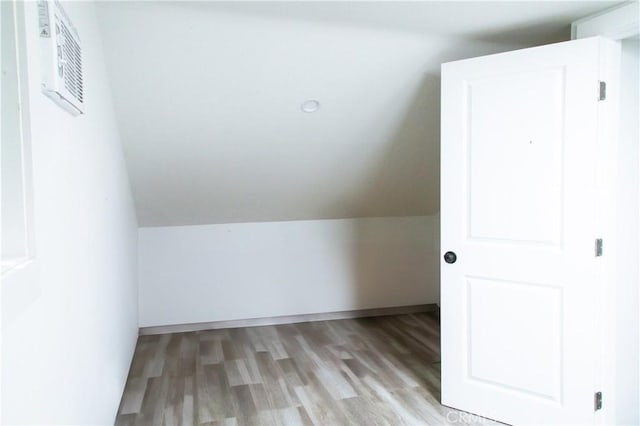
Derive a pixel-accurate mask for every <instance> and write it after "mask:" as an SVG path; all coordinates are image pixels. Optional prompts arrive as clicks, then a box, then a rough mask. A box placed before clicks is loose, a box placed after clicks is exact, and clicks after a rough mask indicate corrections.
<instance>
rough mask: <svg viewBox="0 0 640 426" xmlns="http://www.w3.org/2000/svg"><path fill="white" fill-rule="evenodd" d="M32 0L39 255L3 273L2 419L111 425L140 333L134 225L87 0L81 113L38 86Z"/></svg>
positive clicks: (73, 12)
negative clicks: (74, 114) (64, 106)
mask: <svg viewBox="0 0 640 426" xmlns="http://www.w3.org/2000/svg"><path fill="white" fill-rule="evenodd" d="M36 6H37V4H36V2H25V15H26V30H27V54H28V56H29V59H28V66H29V69H28V79H29V99H30V105H31V124H32V155H33V174H34V176H33V178H34V203H35V212H34V221H35V242H36V248H35V261H34V262H32V263H31V264H29V265H28V266H27V267H25V268H23V269H21V270H18V271H15V272H13V273H12V274H11V275H9V276H8V277H7V278H6V279H3V282H2V339H3V348H2V371H1V373H2V391H3V392H2V422H3V424H20V423H29V424H83V425H86V424H112V423H113V420H114V417H115V414H116V411H117V408H118V404H119V402H120V397H121V395H122V389H123V387H124V382H125V380H126V376H127V372H128V368H129V365H130V362H131V356H132V353H133V349H134V346H135V342H136V337H137V290H136V244H137V242H136V240H137V225H136V221H135V212H134V209H133V201H132V198H131V194H130V188H129V183H128V178H127V173H126V169H125V163H124V159H123V154H122V148H121V145H120V139H119V135H118V130H117V126H116V122H115V116H114V113H113V108H112V103H111V91H110V87H109V84H108V81H107V76H106V71H105V66H104V61H103V54H102V43H101V40H100V34H99V33H98V31H97V28H98V25H97V22H96V18H95V13H94V6H93V5H92V3H85V2H65V3H64V6H65V8H66V10H67V13H68V14H69V15H70V17H71V19H72V20H73V22H74V23H75V25H76V26H77V28H78V31H79V33H80V37H81V39H82V46H83V49H84V50H83V60H84V69H85V79H84V81H85V99H86V115H84V116H81V117H77V118H74V117H71V116H70V115H69V114H68V113H66V112H64V111H63V110H61V109H60V108H59V107H57V106H56V105H55V104H53V103H52V102H51V101H50V100H49V99H48V98H46V97H45V96H44V95H42V94H41V92H40V87H39V85H40V81H41V80H40V75H41V70H40V64H39V61H38V58H39V52H38V42H39V40H38V38H37V34H38V29H37V22H38V16H37V9H36Z"/></svg>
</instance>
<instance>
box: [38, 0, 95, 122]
mask: <svg viewBox="0 0 640 426" xmlns="http://www.w3.org/2000/svg"><path fill="white" fill-rule="evenodd" d="M38 21H39V35H40V40H41V44H42V58H43V69H44V78H43V82H42V91H43V93H44V94H45V95H47V96H48V97H50V98H51V99H52V100H53V101H54V102H55V103H57V104H58V105H60V106H61V107H62V108H64V109H65V110H67V111H68V112H70V113H71V114H73V115H79V114H82V113H83V112H84V81H83V69H82V47H81V44H80V37H79V36H78V32H77V30H76V28H75V27H74V26H73V24H72V23H71V20H70V19H69V17H68V16H67V14H66V13H65V11H64V9H63V8H62V6H61V5H60V3H59V2H58V1H57V0H54V1H48V0H39V1H38ZM51 24H53V28H52V26H51Z"/></svg>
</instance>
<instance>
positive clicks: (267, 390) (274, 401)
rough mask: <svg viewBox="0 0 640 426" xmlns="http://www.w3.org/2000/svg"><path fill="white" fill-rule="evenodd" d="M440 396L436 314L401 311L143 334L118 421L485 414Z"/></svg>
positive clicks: (344, 421) (429, 418) (276, 421)
mask: <svg viewBox="0 0 640 426" xmlns="http://www.w3.org/2000/svg"><path fill="white" fill-rule="evenodd" d="M439 400H440V347H439V327H438V322H437V320H436V317H435V314H434V313H424V314H413V315H393V316H383V317H373V318H362V319H349V320H334V321H318V322H308V323H300V324H287V325H277V326H262V327H246V328H235V329H224V330H209V331H200V332H191V333H173V334H164V335H155V336H140V338H139V340H138V344H137V346H136V352H135V356H134V359H133V363H132V366H131V370H130V372H129V377H128V380H127V385H126V389H125V391H124V395H123V397H122V401H121V404H120V409H119V412H118V416H117V419H116V423H117V424H118V425H134V424H135V425H163V424H164V425H180V424H182V425H191V424H194V425H198V424H200V425H204V424H207V425H307V424H314V425H348V424H349V425H351V424H352V425H367V426H368V425H401V424H408V425H418V424H463V423H474V424H478V423H479V420H480V419H479V418H477V417H476V418H473V417H470V416H468V415H466V414H464V413H459V412H457V411H455V410H451V409H449V408H447V407H443V406H441V405H440V403H439ZM486 423H489V422H486Z"/></svg>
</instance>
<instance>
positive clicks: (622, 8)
mask: <svg viewBox="0 0 640 426" xmlns="http://www.w3.org/2000/svg"><path fill="white" fill-rule="evenodd" d="M639 9H640V8H639V4H638V2H637V1H631V2H628V3H625V4H623V5H619V6H615V7H613V8H609V9H606V10H604V11H602V12H599V13H597V14H595V15H591V16H587V17H584V18H582V19H579V20H577V21H574V22H573V23H572V24H571V38H572V39H573V40H575V39H580V38H585V37H592V36H603V37H607V38H609V39H612V40H615V41H620V42H621V41H622V40H624V39H627V38H631V37H635V36H638V34H640V18H639ZM618 61H619V60H618ZM615 68H616V72H617V73H618V79H619V73H620V70H619V62H618V63H616V64H615ZM613 100H614V101H615V102H614V103H615V105H613V106H611V109H612V110H613V111H609V112H608V113H607V115H608V120H609V121H611V125H612V126H614V128H613V129H611V130H612V131H613V132H614V134H615V146H616V147H617V144H618V134H617V121H618V117H619V106H618V105H619V102H620V98H619V97H617V96H616V97H615V99H613ZM603 155H604V157H602V158H606V160H605V162H606V163H607V164H608V166H607V167H609V168H611V171H612V173H610V175H609V177H607V179H608V180H609V181H608V182H607V183H606V184H605V185H604V186H603V187H602V188H601V189H600V191H599V196H600V197H601V200H602V201H603V202H604V203H609V205H610V206H611V208H609V209H607V210H608V211H607V212H606V215H607V216H609V220H606V229H605V230H604V232H605V233H606V234H607V237H606V238H605V241H610V243H609V244H606V247H607V248H606V253H605V257H603V259H602V260H603V261H604V262H603V264H602V271H601V273H602V274H603V276H602V277H603V281H604V280H605V279H607V277H608V281H609V282H617V283H619V282H620V281H619V279H617V265H616V260H615V259H616V258H617V256H616V251H617V250H624V249H625V247H624V244H623V242H622V241H620V240H619V239H618V237H617V232H616V226H617V217H616V216H617V212H616V205H617V196H616V188H617V186H616V183H617V182H616V179H615V177H614V176H615V171H616V170H617V164H616V163H617V161H618V158H617V156H613V157H611V153H610V152H609V153H603ZM638 164H640V156H639V158H638ZM636 173H637V174H638V178H639V179H638V181H640V168H639V170H637V171H636ZM636 190H638V191H639V192H640V185H639V187H638V188H636ZM636 239H637V241H638V244H639V245H640V233H639V234H638V235H637V236H636ZM637 268H638V276H639V277H640V265H638V266H637ZM620 278H622V277H620ZM604 283H605V285H603V289H602V299H601V300H603V301H604V303H603V306H602V308H603V310H602V312H600V315H601V318H602V321H601V326H600V329H599V330H598V333H599V335H600V338H601V341H602V353H601V358H602V365H601V373H600V374H599V377H598V380H599V381H600V382H601V384H602V391H603V394H604V403H603V410H602V412H601V414H599V415H598V417H599V420H600V422H601V423H603V424H617V423H618V422H617V421H616V419H617V412H616V411H617V410H616V407H617V404H616V401H617V398H616V394H617V389H616V388H617V385H616V378H617V376H618V373H619V371H618V368H617V365H616V358H617V353H618V348H617V346H618V344H617V340H616V332H615V330H616V329H617V328H618V327H619V326H621V324H618V322H617V319H616V308H617V299H618V298H619V297H620V296H619V295H618V291H617V288H616V287H617V286H616V285H608V286H607V285H606V281H604ZM636 286H637V288H640V282H637V283H636ZM638 303H639V304H640V300H639V302H638ZM636 320H637V329H640V317H639V316H638V313H636ZM612 330H613V332H612ZM637 356H638V354H636V359H637ZM612 371H613V372H614V374H610V373H611V372H612ZM607 373H609V374H607ZM638 382H640V377H638ZM638 407H640V399H639V400H638ZM639 410H640V409H639ZM638 418H640V411H639V412H638Z"/></svg>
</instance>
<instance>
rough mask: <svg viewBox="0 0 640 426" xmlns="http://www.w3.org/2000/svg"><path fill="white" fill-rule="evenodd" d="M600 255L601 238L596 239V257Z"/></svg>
mask: <svg viewBox="0 0 640 426" xmlns="http://www.w3.org/2000/svg"><path fill="white" fill-rule="evenodd" d="M600 256H602V238H597V239H596V257H600Z"/></svg>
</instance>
